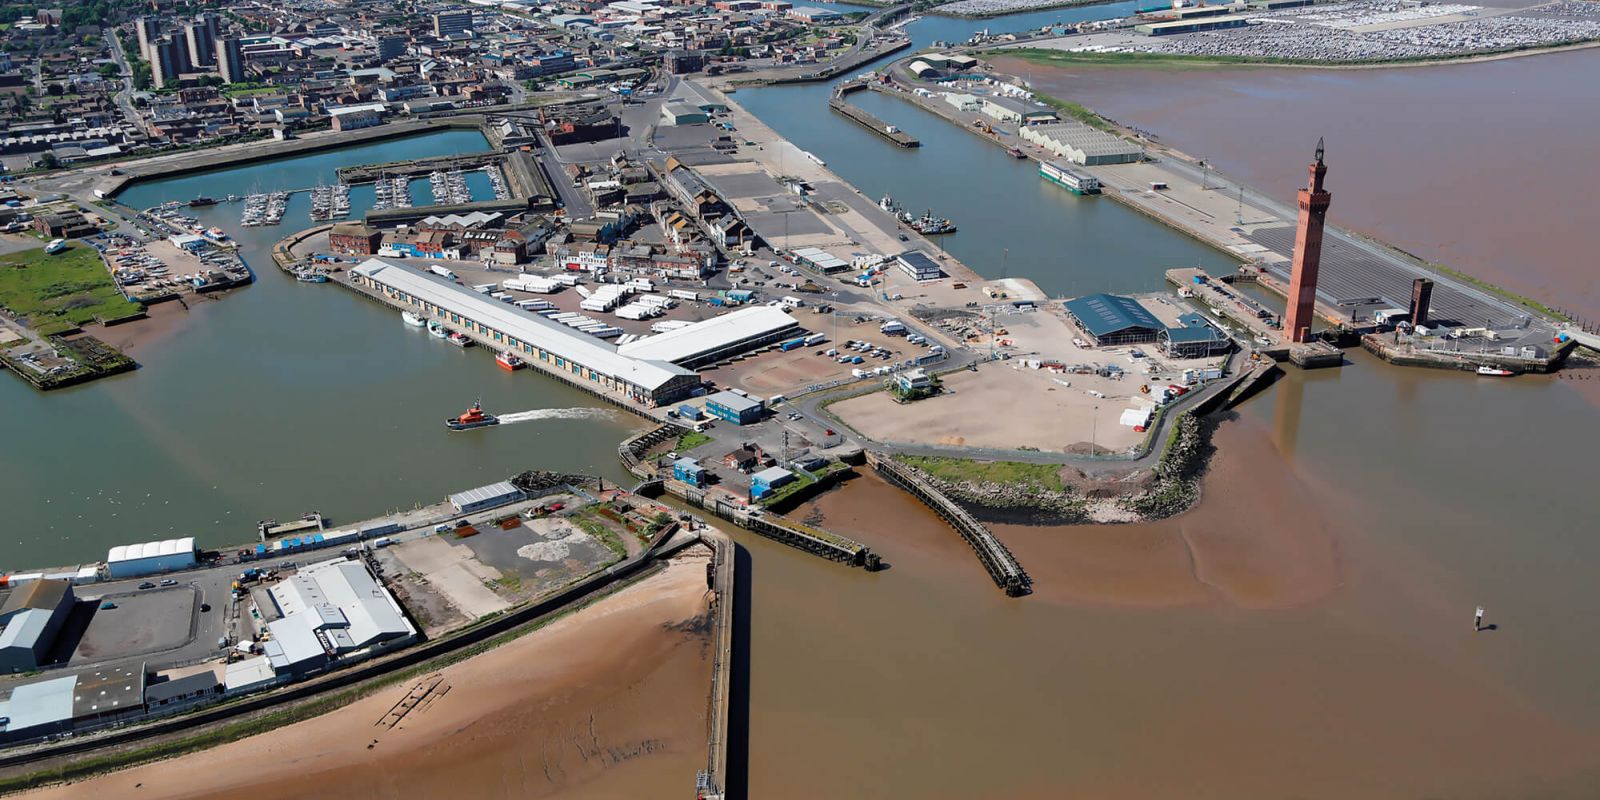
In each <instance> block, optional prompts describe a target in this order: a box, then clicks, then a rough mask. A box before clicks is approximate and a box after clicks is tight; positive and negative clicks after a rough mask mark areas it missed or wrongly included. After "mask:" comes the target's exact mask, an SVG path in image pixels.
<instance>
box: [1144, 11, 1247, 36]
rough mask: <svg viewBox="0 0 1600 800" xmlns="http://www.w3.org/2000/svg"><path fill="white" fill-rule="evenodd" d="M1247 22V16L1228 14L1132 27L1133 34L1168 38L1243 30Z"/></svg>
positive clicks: (1145, 23) (1147, 23) (1146, 23)
mask: <svg viewBox="0 0 1600 800" xmlns="http://www.w3.org/2000/svg"><path fill="white" fill-rule="evenodd" d="M1249 20H1250V15H1249V14H1230V15H1227V16H1220V17H1199V18H1195V19H1175V20H1172V21H1170V22H1144V23H1140V24H1138V25H1135V26H1133V30H1134V32H1135V33H1142V34H1144V35H1146V36H1170V35H1172V34H1175V33H1198V32H1200V31H1219V30H1224V29H1227V28H1243V27H1244V26H1246V25H1248V24H1250V22H1249Z"/></svg>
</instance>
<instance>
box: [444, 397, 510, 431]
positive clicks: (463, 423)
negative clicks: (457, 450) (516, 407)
mask: <svg viewBox="0 0 1600 800" xmlns="http://www.w3.org/2000/svg"><path fill="white" fill-rule="evenodd" d="M499 424H500V418H499V417H497V416H495V415H493V414H485V413H483V404H482V403H481V402H479V401H477V400H474V401H472V406H471V407H470V408H468V409H467V410H466V413H463V414H460V415H458V416H454V417H450V418H449V419H446V420H445V421H444V426H445V427H446V428H449V429H450V430H453V431H470V430H472V429H473V428H487V427H489V426H490V425H499Z"/></svg>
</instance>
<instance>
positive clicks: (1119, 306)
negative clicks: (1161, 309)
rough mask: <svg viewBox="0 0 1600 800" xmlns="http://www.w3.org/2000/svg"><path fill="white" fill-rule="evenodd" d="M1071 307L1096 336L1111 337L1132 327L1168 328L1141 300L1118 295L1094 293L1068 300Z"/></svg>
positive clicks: (1068, 306)
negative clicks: (1152, 314)
mask: <svg viewBox="0 0 1600 800" xmlns="http://www.w3.org/2000/svg"><path fill="white" fill-rule="evenodd" d="M1066 306H1067V310H1068V311H1070V312H1072V316H1074V317H1077V319H1078V321H1079V322H1081V323H1083V326H1084V327H1085V328H1087V329H1088V330H1089V333H1091V334H1094V336H1095V337H1097V338H1098V337H1101V336H1109V335H1110V334H1113V333H1116V332H1118V331H1123V330H1127V329H1129V328H1149V329H1151V330H1161V329H1162V328H1164V327H1166V326H1164V325H1162V324H1161V322H1160V321H1159V320H1157V319H1156V318H1155V317H1153V316H1151V315H1150V312H1149V311H1146V310H1145V308H1144V306H1142V305H1139V301H1138V300H1135V299H1133V298H1131V297H1121V296H1118V295H1114V294H1091V295H1088V296H1085V297H1079V298H1076V299H1074V300H1068V301H1067V303H1066Z"/></svg>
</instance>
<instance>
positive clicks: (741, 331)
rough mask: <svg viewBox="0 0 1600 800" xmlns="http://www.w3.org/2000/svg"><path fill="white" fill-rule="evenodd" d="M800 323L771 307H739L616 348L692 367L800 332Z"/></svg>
mask: <svg viewBox="0 0 1600 800" xmlns="http://www.w3.org/2000/svg"><path fill="white" fill-rule="evenodd" d="M800 332H801V331H800V323H798V322H796V321H795V319H794V317H791V316H789V314H788V312H786V311H784V310H783V309H780V308H774V307H772V306H751V307H750V308H741V309H739V310H738V311H734V312H731V313H728V314H723V315H722V316H720V317H713V318H711V319H708V320H704V321H702V322H696V323H695V324H693V325H687V326H685V327H682V328H678V329H677V330H672V331H667V332H666V333H659V334H656V335H655V336H648V337H645V338H643V339H639V340H638V341H633V342H629V343H627V344H625V345H622V346H621V347H618V348H617V352H618V353H619V354H621V355H624V356H627V357H629V358H639V359H646V360H649V361H666V362H670V363H673V364H677V365H678V366H680V367H685V368H688V369H694V368H695V367H700V366H704V365H706V364H714V363H716V362H718V361H721V360H723V359H725V358H732V357H734V356H736V355H739V354H740V353H744V352H748V351H750V350H754V349H756V348H759V347H762V346H764V345H768V344H772V343H773V342H777V341H782V340H783V339H785V338H789V337H792V336H794V335H795V334H798V333H800Z"/></svg>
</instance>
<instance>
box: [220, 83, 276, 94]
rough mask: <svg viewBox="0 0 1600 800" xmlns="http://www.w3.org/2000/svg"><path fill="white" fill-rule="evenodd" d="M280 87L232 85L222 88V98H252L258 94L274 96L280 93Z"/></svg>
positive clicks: (246, 84) (245, 84)
mask: <svg viewBox="0 0 1600 800" xmlns="http://www.w3.org/2000/svg"><path fill="white" fill-rule="evenodd" d="M282 88H283V87H280V86H262V85H260V84H248V83H234V84H229V85H228V86H225V87H223V89H222V96H223V97H254V96H256V95H258V94H276V93H278V92H280V91H282Z"/></svg>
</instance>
